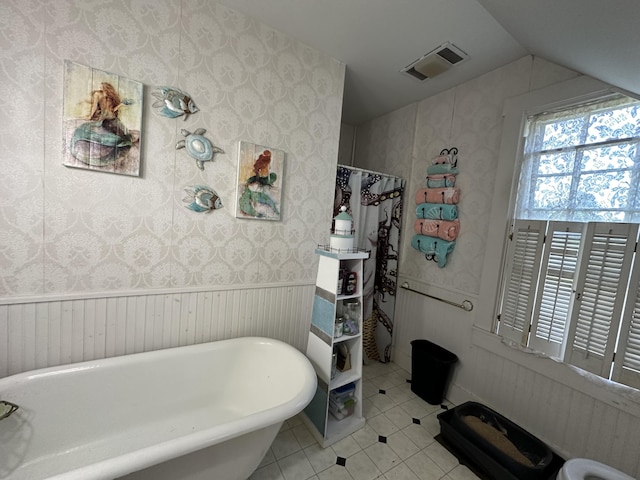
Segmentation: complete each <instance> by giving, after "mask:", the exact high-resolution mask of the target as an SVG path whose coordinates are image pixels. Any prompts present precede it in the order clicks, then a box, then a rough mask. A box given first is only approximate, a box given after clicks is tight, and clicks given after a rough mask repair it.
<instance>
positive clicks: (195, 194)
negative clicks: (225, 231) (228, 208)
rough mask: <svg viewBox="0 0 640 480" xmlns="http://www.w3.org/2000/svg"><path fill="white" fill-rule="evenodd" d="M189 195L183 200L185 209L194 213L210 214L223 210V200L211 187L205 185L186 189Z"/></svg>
mask: <svg viewBox="0 0 640 480" xmlns="http://www.w3.org/2000/svg"><path fill="white" fill-rule="evenodd" d="M184 191H185V193H186V194H187V196H186V197H184V198H183V199H182V201H183V202H184V203H186V205H185V207H186V208H188V209H189V210H193V211H194V212H198V213H202V212H210V211H211V210H217V209H219V208H222V200H220V197H219V196H218V194H217V193H216V192H215V190H213V189H212V188H210V187H207V186H205V185H194V186H190V187H187V188H185V189H184Z"/></svg>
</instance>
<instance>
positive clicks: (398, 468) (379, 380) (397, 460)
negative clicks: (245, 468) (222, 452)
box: [249, 363, 478, 480]
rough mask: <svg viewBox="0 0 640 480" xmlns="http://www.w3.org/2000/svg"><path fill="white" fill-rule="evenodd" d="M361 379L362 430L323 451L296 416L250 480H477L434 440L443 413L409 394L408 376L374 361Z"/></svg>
mask: <svg viewBox="0 0 640 480" xmlns="http://www.w3.org/2000/svg"><path fill="white" fill-rule="evenodd" d="M362 376H363V380H362V397H363V401H362V408H363V412H364V416H365V417H366V419H367V423H366V425H365V426H364V428H362V429H360V430H358V431H357V432H355V433H354V434H353V435H350V436H349V437H346V438H345V439H343V440H341V441H339V442H337V443H335V444H333V445H331V446H330V447H328V448H325V449H323V448H321V447H320V445H318V443H317V442H316V440H315V438H314V437H313V435H312V434H311V432H310V431H309V430H308V428H307V426H306V424H304V423H303V421H302V420H301V419H300V418H299V417H297V416H296V417H294V418H292V419H290V420H288V421H287V422H285V424H284V425H283V426H282V429H281V430H280V432H279V433H278V436H277V437H276V439H275V440H274V442H273V445H272V446H271V448H270V449H269V452H267V454H266V456H265V458H264V460H263V461H262V463H261V464H260V466H259V467H258V469H257V470H256V471H255V472H254V473H253V475H252V476H251V477H250V479H249V480H373V479H380V480H440V479H442V480H478V477H477V476H476V475H475V474H474V473H473V472H472V471H471V470H469V469H468V468H467V467H466V466H464V465H460V464H459V462H458V460H457V458H456V457H454V456H453V455H452V454H451V453H449V452H448V451H447V450H446V449H445V448H444V447H443V446H442V445H440V444H439V443H438V442H437V441H436V440H435V439H434V437H435V436H436V435H437V434H438V433H440V425H439V423H438V419H437V418H436V415H437V414H438V413H440V412H441V411H442V409H441V407H440V406H438V405H429V404H428V403H427V402H425V401H424V400H422V399H421V398H419V397H418V396H416V395H415V394H414V393H413V392H412V391H411V388H410V387H411V386H410V384H409V383H407V379H408V378H410V374H409V373H407V372H406V371H404V370H402V369H401V368H399V367H398V366H397V365H395V364H393V363H387V364H382V363H376V364H373V365H368V366H365V367H364V368H363V375H362ZM445 405H448V406H451V404H450V403H448V402H446V401H445Z"/></svg>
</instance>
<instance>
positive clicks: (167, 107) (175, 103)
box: [151, 87, 200, 120]
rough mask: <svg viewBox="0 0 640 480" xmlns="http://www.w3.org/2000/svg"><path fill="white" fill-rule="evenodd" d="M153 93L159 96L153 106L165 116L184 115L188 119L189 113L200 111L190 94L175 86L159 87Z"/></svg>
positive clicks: (175, 116)
mask: <svg viewBox="0 0 640 480" xmlns="http://www.w3.org/2000/svg"><path fill="white" fill-rule="evenodd" d="M151 95H153V96H154V97H155V98H157V100H156V101H155V102H153V103H152V104H151V106H152V107H154V108H156V109H157V110H158V113H159V114H160V115H162V116H163V117H168V118H178V117H184V118H183V120H186V119H187V118H189V115H191V114H193V113H196V112H198V111H200V109H199V108H198V107H197V106H196V104H195V102H194V101H193V99H192V98H191V96H190V95H189V94H187V93H185V92H183V91H182V90H179V89H177V88H174V87H158V89H157V90H155V91H153V92H151Z"/></svg>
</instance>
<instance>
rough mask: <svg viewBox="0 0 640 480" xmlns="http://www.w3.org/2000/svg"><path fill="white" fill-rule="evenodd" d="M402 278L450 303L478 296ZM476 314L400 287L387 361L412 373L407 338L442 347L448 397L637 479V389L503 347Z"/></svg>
mask: <svg viewBox="0 0 640 480" xmlns="http://www.w3.org/2000/svg"><path fill="white" fill-rule="evenodd" d="M404 281H408V282H409V283H410V284H411V286H412V287H413V288H415V289H416V290H419V291H421V292H425V293H429V294H434V295H435V296H438V297H443V298H446V299H448V300H451V301H454V302H461V301H463V300H464V299H467V298H468V299H469V300H471V301H472V302H473V303H474V305H477V302H480V301H481V300H482V299H479V298H477V297H474V296H470V295H468V294H463V293H461V292H455V291H449V292H448V293H447V292H446V290H444V289H439V288H435V287H432V286H429V285H427V284H424V283H420V282H419V281H418V280H416V279H415V278H410V277H403V276H400V278H399V284H400V285H401V284H402V282H404ZM477 312H478V309H475V308H474V310H473V311H472V312H465V311H464V310H462V309H460V308H457V307H455V306H452V305H448V304H446V303H443V302H440V301H438V300H434V299H432V298H428V297H426V296H423V295H420V294H419V293H414V292H411V291H408V290H405V289H402V288H399V289H398V294H397V299H396V325H395V327H396V328H395V329H394V332H395V335H394V340H395V346H394V350H393V351H394V355H393V361H394V362H395V363H396V364H397V365H399V366H400V367H402V368H403V369H405V370H408V371H411V344H410V342H411V340H414V339H418V338H424V339H427V340H430V341H432V342H434V343H436V344H438V345H441V346H442V347H444V348H446V349H447V350H450V351H452V352H453V353H455V354H456V355H457V356H458V358H459V362H458V364H457V365H456V366H455V368H454V373H453V377H452V381H451V385H450V387H449V389H448V392H447V398H448V399H449V400H450V401H451V402H453V403H454V404H461V403H463V402H465V401H468V400H473V401H478V402H481V403H483V404H485V405H487V406H490V407H491V408H494V409H495V410H497V411H498V412H500V413H502V414H503V415H505V416H506V417H508V418H510V419H511V420H512V421H514V422H515V423H517V424H518V425H520V426H522V427H523V428H524V429H525V430H528V431H529V432H531V433H532V434H534V435H535V436H537V437H538V438H540V439H541V440H543V441H544V442H546V443H547V444H548V445H550V446H551V447H552V448H554V449H555V450H556V451H557V452H558V453H559V454H561V455H563V456H564V457H565V458H571V457H578V456H580V457H587V458H592V459H595V460H598V461H600V462H603V463H606V464H608V465H612V466H614V467H615V468H618V469H619V470H622V471H624V472H626V473H627V474H629V475H631V476H632V477H634V478H640V458H639V457H638V445H639V444H640V396H639V395H638V392H637V391H635V392H634V391H632V389H628V388H626V387H620V386H617V385H614V384H612V383H611V382H607V381H603V380H598V379H596V378H593V377H592V376H590V375H589V374H585V373H584V372H580V371H578V370H576V369H574V368H572V367H569V366H567V365H564V364H560V363H558V362H556V361H554V360H552V359H550V358H545V357H541V356H538V355H534V354H532V353H526V352H523V351H520V350H517V349H515V348H512V347H510V346H507V345H505V344H504V343H502V342H501V341H500V338H499V337H497V336H496V335H492V334H490V333H488V332H486V331H484V330H481V329H479V328H477V327H475V326H474V323H475V322H476V313H477ZM425 368H426V366H425Z"/></svg>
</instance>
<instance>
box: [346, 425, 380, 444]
mask: <svg viewBox="0 0 640 480" xmlns="http://www.w3.org/2000/svg"><path fill="white" fill-rule="evenodd" d="M351 436H352V437H353V439H354V440H355V441H356V442H357V444H358V445H360V448H362V449H365V448H367V447H369V446H371V445H373V444H374V443H376V442H377V441H378V434H377V433H376V431H375V430H374V429H373V428H371V426H369V425H366V424H365V426H364V427H362V428H361V429H360V430H358V431H357V432H355V433H353V434H352V435H351Z"/></svg>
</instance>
